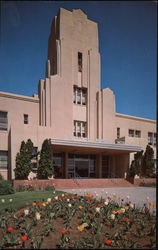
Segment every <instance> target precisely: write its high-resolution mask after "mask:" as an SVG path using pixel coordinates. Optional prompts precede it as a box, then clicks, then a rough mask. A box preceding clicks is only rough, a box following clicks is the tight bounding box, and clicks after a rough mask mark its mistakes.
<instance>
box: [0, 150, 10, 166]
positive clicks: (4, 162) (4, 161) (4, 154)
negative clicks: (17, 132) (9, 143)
mask: <svg viewBox="0 0 158 250" xmlns="http://www.w3.org/2000/svg"><path fill="white" fill-rule="evenodd" d="M7 168H8V151H3V150H2V151H0V169H3V170H7Z"/></svg>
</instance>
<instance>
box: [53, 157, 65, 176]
mask: <svg viewBox="0 0 158 250" xmlns="http://www.w3.org/2000/svg"><path fill="white" fill-rule="evenodd" d="M53 167H54V175H55V178H64V177H65V176H64V154H63V153H54V154H53Z"/></svg>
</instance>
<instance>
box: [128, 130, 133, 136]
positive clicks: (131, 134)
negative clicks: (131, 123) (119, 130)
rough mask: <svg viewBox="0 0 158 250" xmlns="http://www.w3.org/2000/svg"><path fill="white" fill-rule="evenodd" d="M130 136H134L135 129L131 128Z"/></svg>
mask: <svg viewBox="0 0 158 250" xmlns="http://www.w3.org/2000/svg"><path fill="white" fill-rule="evenodd" d="M129 136H130V137H134V130H133V129H129Z"/></svg>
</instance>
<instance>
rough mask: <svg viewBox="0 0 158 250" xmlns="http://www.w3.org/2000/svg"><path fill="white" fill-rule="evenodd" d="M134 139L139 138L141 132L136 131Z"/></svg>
mask: <svg viewBox="0 0 158 250" xmlns="http://www.w3.org/2000/svg"><path fill="white" fill-rule="evenodd" d="M135 137H139V138H140V137H141V131H140V130H136V131H135Z"/></svg>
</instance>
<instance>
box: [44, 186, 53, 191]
mask: <svg viewBox="0 0 158 250" xmlns="http://www.w3.org/2000/svg"><path fill="white" fill-rule="evenodd" d="M54 190H55V188H54V186H49V185H47V186H46V187H45V191H54Z"/></svg>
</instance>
